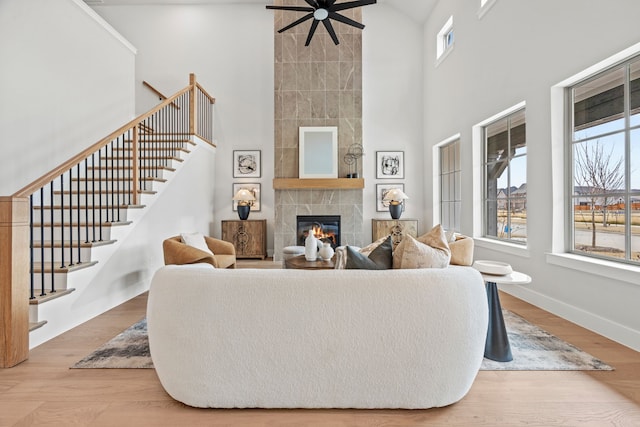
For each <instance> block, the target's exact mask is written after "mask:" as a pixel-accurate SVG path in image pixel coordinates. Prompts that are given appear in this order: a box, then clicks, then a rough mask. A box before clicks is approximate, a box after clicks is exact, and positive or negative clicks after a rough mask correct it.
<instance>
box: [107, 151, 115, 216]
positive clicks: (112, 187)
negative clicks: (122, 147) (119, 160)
mask: <svg viewBox="0 0 640 427" xmlns="http://www.w3.org/2000/svg"><path fill="white" fill-rule="evenodd" d="M109 146H110V147H111V222H113V221H114V220H115V217H116V216H115V213H114V209H113V207H114V203H115V194H114V192H115V183H114V182H113V179H114V175H115V174H114V173H113V171H114V169H113V141H111V142H110V143H109ZM107 174H108V172H107ZM107 221H109V218H108V215H107Z"/></svg>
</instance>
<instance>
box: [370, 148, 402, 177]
mask: <svg viewBox="0 0 640 427" xmlns="http://www.w3.org/2000/svg"><path fill="white" fill-rule="evenodd" d="M376 178H378V179H395V178H398V179H404V151H376Z"/></svg>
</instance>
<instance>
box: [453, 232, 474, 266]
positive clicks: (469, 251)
mask: <svg viewBox="0 0 640 427" xmlns="http://www.w3.org/2000/svg"><path fill="white" fill-rule="evenodd" d="M473 246H474V245H473V239H472V238H471V237H468V236H463V235H462V234H458V236H457V237H456V240H455V241H453V242H449V248H450V249H451V264H454V265H471V264H473Z"/></svg>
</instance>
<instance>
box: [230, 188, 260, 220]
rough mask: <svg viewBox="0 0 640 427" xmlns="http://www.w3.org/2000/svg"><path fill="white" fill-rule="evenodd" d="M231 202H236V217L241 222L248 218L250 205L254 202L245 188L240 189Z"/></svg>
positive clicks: (253, 197) (252, 196)
mask: <svg viewBox="0 0 640 427" xmlns="http://www.w3.org/2000/svg"><path fill="white" fill-rule="evenodd" d="M233 200H235V201H237V202H238V217H240V219H241V220H243V221H244V220H245V219H247V218H249V211H250V210H251V205H253V202H254V201H255V200H256V198H255V196H254V195H253V193H252V192H251V191H249V190H247V189H246V188H241V189H240V190H238V192H237V193H236V195H235V196H233Z"/></svg>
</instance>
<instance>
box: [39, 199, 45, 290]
mask: <svg viewBox="0 0 640 427" xmlns="http://www.w3.org/2000/svg"><path fill="white" fill-rule="evenodd" d="M42 224H44V187H42V188H40V296H41V297H43V296H45V295H46V293H45V291H44V274H45V271H44V227H43V226H42Z"/></svg>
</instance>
